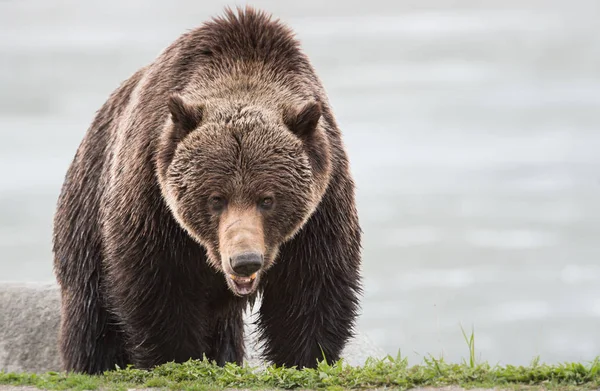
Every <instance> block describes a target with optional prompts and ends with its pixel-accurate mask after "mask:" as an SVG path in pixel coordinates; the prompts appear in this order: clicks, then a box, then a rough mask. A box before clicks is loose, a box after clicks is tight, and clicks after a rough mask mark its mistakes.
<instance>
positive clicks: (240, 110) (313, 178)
mask: <svg viewBox="0 0 600 391" xmlns="http://www.w3.org/2000/svg"><path fill="white" fill-rule="evenodd" d="M167 106H168V109H169V112H170V116H169V119H168V120H167V121H166V125H165V128H164V130H163V133H162V135H161V139H160V141H159V148H158V153H157V158H156V163H157V174H158V178H159V184H160V188H161V192H162V195H163V198H164V199H165V201H166V203H167V205H168V207H169V209H170V211H171V213H172V214H173V216H174V218H175V220H176V221H177V223H178V224H179V225H180V226H181V227H183V228H184V229H185V230H186V231H187V232H188V234H189V235H190V236H191V237H192V238H193V239H194V240H195V241H197V242H198V243H200V244H201V245H203V246H204V247H205V249H206V252H207V256H208V261H209V263H210V264H211V265H212V266H213V267H214V268H216V269H217V270H219V271H221V272H222V273H223V274H224V276H225V279H226V281H227V284H228V286H229V288H230V289H231V291H232V292H233V293H234V294H236V295H239V296H245V295H249V294H252V293H254V292H255V291H256V289H257V287H258V286H259V281H260V278H261V275H263V274H264V273H265V272H266V271H267V270H268V269H269V268H270V267H271V266H272V265H273V263H274V262H275V261H276V259H277V253H278V250H279V247H280V246H281V245H282V244H283V243H284V242H286V241H288V240H290V239H291V238H292V237H293V236H294V235H295V234H296V233H297V232H298V231H299V230H300V229H302V227H303V226H304V224H305V223H306V222H307V221H308V219H309V218H310V217H311V215H312V214H313V212H314V211H315V210H316V208H317V206H318V204H319V202H320V201H321V199H322V197H323V195H324V193H325V191H326V188H327V185H328V182H329V176H330V171H331V167H330V166H331V162H330V161H331V156H330V145H329V140H328V137H327V134H326V130H325V129H324V127H323V126H322V124H320V118H321V116H322V112H321V106H320V104H319V103H317V102H315V101H308V102H304V103H302V104H297V105H291V106H285V107H278V108H277V109H276V110H273V109H270V110H269V109H266V108H265V107H262V106H260V105H252V104H244V103H231V102H227V101H219V100H212V101H203V102H201V103H197V102H192V101H191V100H189V101H187V100H186V99H184V98H183V97H181V96H179V95H174V96H171V97H170V98H169V101H168V104H167Z"/></svg>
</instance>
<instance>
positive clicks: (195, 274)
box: [54, 8, 361, 373]
mask: <svg viewBox="0 0 600 391" xmlns="http://www.w3.org/2000/svg"><path fill="white" fill-rule="evenodd" d="M54 253H55V271H56V275H57V279H58V281H59V283H60V285H61V291H62V311H63V314H62V326H61V342H60V346H61V352H62V359H63V363H64V367H65V369H66V370H68V371H78V372H87V373H98V372H101V371H104V370H107V369H113V368H114V367H115V365H119V366H121V367H122V366H125V365H126V364H128V363H132V364H134V365H135V366H137V367H142V368H147V367H152V366H154V365H157V364H161V363H164V362H166V361H172V360H174V361H177V362H181V361H185V360H188V359H189V358H201V357H202V355H203V354H205V355H206V356H207V357H208V358H210V359H213V360H216V361H217V362H218V363H219V364H220V365H223V364H224V363H225V362H237V363H242V360H243V356H244V345H243V319H242V313H243V310H244V309H245V307H246V306H247V303H248V301H251V300H254V297H255V295H256V294H257V293H262V305H261V308H260V316H259V319H258V326H259V330H260V333H261V334H260V337H261V338H262V341H263V342H264V347H265V356H266V359H268V360H270V361H272V362H274V363H276V364H279V365H282V364H285V365H287V366H293V365H298V366H300V367H304V366H306V367H314V366H315V364H316V360H317V359H321V358H323V354H324V355H325V357H326V358H327V359H328V360H330V361H333V360H337V359H338V358H339V355H340V352H341V350H342V348H343V347H344V344H345V343H346V341H347V339H348V338H349V337H350V336H351V334H352V329H353V325H354V321H355V317H356V315H357V308H358V296H359V294H360V291H361V288H360V273H359V267H360V227H359V223H358V218H357V213H356V209H355V201H354V184H353V181H352V178H351V175H350V172H349V167H348V160H347V156H346V153H345V150H344V147H343V143H342V140H341V134H340V131H339V130H338V128H337V125H336V122H335V120H334V117H333V114H332V112H331V109H330V107H329V103H328V101H327V97H326V95H325V92H324V90H323V88H322V86H321V83H320V81H319V79H318V78H317V76H316V75H315V72H314V70H313V68H312V66H311V65H310V63H309V60H308V59H307V57H306V56H305V55H304V54H303V53H302V51H301V50H300V48H299V44H298V42H297V41H296V40H295V39H294V37H293V34H292V32H291V31H290V30H289V29H288V28H287V27H285V26H284V25H283V24H282V23H280V22H279V21H274V20H271V18H270V17H269V16H267V15H266V14H264V13H261V12H258V11H255V10H253V9H250V8H247V9H245V10H240V11H238V12H237V13H235V12H233V11H230V10H227V11H226V13H225V16H224V17H222V18H216V19H213V20H211V21H209V22H207V23H205V24H204V25H203V26H201V27H200V28H198V29H195V30H192V31H190V32H188V33H186V34H184V35H183V36H181V37H180V38H179V39H177V40H176V41H175V42H174V43H173V44H172V45H171V46H169V47H168V48H167V49H166V50H165V51H164V52H163V53H162V54H161V55H160V56H159V57H158V58H157V59H156V60H155V61H154V62H153V63H152V64H150V65H149V66H147V67H144V68H142V69H140V70H139V71H138V72H137V73H135V74H134V75H133V76H132V77H131V78H129V79H128V80H127V81H125V82H124V83H123V84H122V85H121V86H120V87H119V88H118V89H117V90H116V91H115V92H114V93H113V94H112V95H111V96H110V98H109V99H108V101H107V102H106V103H105V104H104V106H103V107H102V108H101V109H100V111H99V112H98V114H97V115H96V118H95V119H94V121H93V123H92V125H91V127H90V128H89V130H88V132H87V134H86V135H85V138H84V139H83V141H82V143H81V145H80V147H79V149H78V151H77V154H76V156H75V159H74V161H73V163H72V165H71V167H70V168H69V171H68V173H67V176H66V179H65V183H64V185H63V189H62V193H61V196H60V198H59V202H58V209H57V213H56V217H55V232H54ZM248 260H251V261H252V262H254V263H253V264H251V265H250V266H252V265H254V266H256V270H254V269H253V268H249V267H250V266H248V265H245V264H244V262H247V261H248ZM248 262H249V261H248ZM240 264H244V265H245V266H244V267H242V268H240V267H235V265H238V266H239V265H240ZM254 266H252V267H254ZM255 271H256V274H252V276H250V277H248V276H249V275H250V274H251V273H253V272H255ZM248 281H250V282H248Z"/></svg>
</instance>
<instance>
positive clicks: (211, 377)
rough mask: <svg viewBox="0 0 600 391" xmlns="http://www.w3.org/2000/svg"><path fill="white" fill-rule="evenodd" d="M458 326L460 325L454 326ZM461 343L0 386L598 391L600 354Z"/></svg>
mask: <svg viewBox="0 0 600 391" xmlns="http://www.w3.org/2000/svg"><path fill="white" fill-rule="evenodd" d="M461 329H462V327H461ZM462 333H463V337H464V339H465V342H466V344H467V346H468V349H469V358H468V360H463V362H462V363H461V364H451V363H447V362H445V361H444V360H443V359H436V358H433V357H431V356H430V357H428V358H425V359H424V360H423V363H422V364H421V365H415V366H409V365H408V360H407V359H406V358H402V357H401V356H400V354H398V356H397V357H395V358H394V357H391V356H387V357H385V358H383V359H368V360H367V362H366V363H365V365H364V366H362V367H352V366H350V365H347V364H346V363H344V362H343V360H340V361H338V362H336V363H334V364H328V363H327V362H326V361H321V362H320V363H319V364H318V367H317V368H316V369H302V370H297V369H295V368H282V367H275V366H270V367H267V368H263V369H259V368H252V367H249V366H245V367H239V366H237V365H235V364H227V365H226V366H225V367H219V366H217V365H216V364H215V363H214V362H210V361H208V360H206V359H204V360H190V361H188V362H186V363H183V364H175V363H167V364H164V365H161V366H158V367H156V368H154V369H153V370H151V371H147V370H141V369H135V368H132V367H129V368H125V369H117V370H114V371H108V372H105V373H104V374H102V375H99V376H88V375H80V374H66V373H62V372H61V373H58V372H48V373H45V374H41V375H38V374H27V373H6V372H2V371H0V385H2V384H5V385H20V386H35V387H38V388H41V389H48V390H67V389H72V390H127V389H131V388H147V387H156V388H168V389H177V390H222V389H232V388H244V389H255V390H258V389H260V390H265V389H270V390H272V389H327V390H335V391H339V390H345V389H374V388H393V389H409V388H413V387H426V386H431V387H436V386H451V385H453V386H462V387H465V388H474V387H483V388H497V389H527V390H532V389H533V390H535V389H544V390H561V391H567V390H574V389H577V390H596V389H598V390H600V357H598V358H596V359H595V360H594V361H592V362H589V363H586V364H582V363H564V364H558V365H547V364H541V363H540V361H539V359H534V360H533V361H532V362H531V364H530V365H529V366H512V365H507V366H500V365H496V366H492V365H490V364H488V363H478V362H477V360H476V356H475V335H474V332H473V331H471V334H470V335H467V334H466V333H465V331H464V329H463V330H462Z"/></svg>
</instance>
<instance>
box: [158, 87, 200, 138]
mask: <svg viewBox="0 0 600 391" xmlns="http://www.w3.org/2000/svg"><path fill="white" fill-rule="evenodd" d="M167 105H168V106H169V111H170V112H171V120H172V121H173V123H174V124H176V125H179V126H180V127H181V129H182V130H183V131H185V132H190V131H192V130H194V129H195V128H197V127H198V125H199V124H200V122H201V121H202V116H203V114H204V107H203V106H202V105H197V106H194V105H191V104H189V103H187V102H186V101H184V100H183V98H182V97H181V96H180V95H171V96H170V97H169V102H168V103H167Z"/></svg>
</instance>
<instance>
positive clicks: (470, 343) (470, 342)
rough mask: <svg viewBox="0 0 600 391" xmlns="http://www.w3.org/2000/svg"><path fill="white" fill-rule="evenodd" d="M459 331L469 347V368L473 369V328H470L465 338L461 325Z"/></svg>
mask: <svg viewBox="0 0 600 391" xmlns="http://www.w3.org/2000/svg"><path fill="white" fill-rule="evenodd" d="M460 331H462V335H463V337H464V339H465V342H466V343H467V346H468V347H469V367H470V368H475V331H474V330H473V327H471V334H470V335H469V336H467V333H465V329H463V327H462V325H461V326H460Z"/></svg>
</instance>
